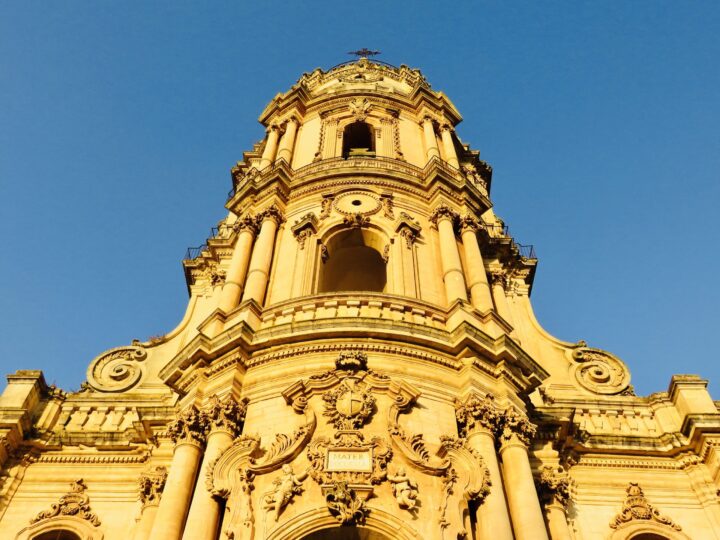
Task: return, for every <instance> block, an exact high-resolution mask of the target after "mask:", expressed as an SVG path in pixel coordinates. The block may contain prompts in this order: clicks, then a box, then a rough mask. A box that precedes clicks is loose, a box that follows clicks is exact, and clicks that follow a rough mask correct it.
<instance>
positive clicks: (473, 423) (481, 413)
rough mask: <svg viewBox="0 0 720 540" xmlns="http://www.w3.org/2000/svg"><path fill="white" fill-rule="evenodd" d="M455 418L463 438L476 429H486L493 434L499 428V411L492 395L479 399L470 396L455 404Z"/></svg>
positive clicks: (476, 396)
mask: <svg viewBox="0 0 720 540" xmlns="http://www.w3.org/2000/svg"><path fill="white" fill-rule="evenodd" d="M455 417H456V419H457V421H458V424H459V425H460V433H461V435H462V436H463V437H466V436H467V435H468V434H470V433H472V432H473V431H474V430H476V429H486V430H489V431H490V432H492V433H493V434H495V432H496V431H497V429H498V426H499V418H500V409H498V407H497V406H496V405H495V398H494V397H493V395H492V394H488V395H487V396H485V397H484V398H483V397H480V396H479V395H477V394H473V395H471V396H470V397H469V398H468V399H467V400H466V401H465V402H464V403H461V402H459V401H458V402H456V404H455Z"/></svg>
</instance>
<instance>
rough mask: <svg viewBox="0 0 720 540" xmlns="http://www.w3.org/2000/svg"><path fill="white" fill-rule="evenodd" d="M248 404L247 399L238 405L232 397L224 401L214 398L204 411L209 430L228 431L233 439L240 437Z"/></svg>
mask: <svg viewBox="0 0 720 540" xmlns="http://www.w3.org/2000/svg"><path fill="white" fill-rule="evenodd" d="M247 402H248V400H247V398H243V399H242V400H240V402H239V403H238V402H237V401H235V399H234V398H233V397H232V396H227V397H226V398H225V399H224V400H222V401H221V400H220V398H219V397H217V396H212V397H211V398H210V403H209V404H208V406H207V407H206V408H205V411H204V412H205V415H206V417H207V420H208V423H209V430H210V431H226V432H228V433H229V434H230V435H231V436H232V437H233V438H235V437H237V436H238V435H240V432H241V431H242V424H243V421H244V420H245V413H246V412H247Z"/></svg>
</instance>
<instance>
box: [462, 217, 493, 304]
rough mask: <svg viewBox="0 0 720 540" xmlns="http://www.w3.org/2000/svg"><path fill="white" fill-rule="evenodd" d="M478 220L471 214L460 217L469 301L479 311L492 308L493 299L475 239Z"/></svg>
mask: <svg viewBox="0 0 720 540" xmlns="http://www.w3.org/2000/svg"><path fill="white" fill-rule="evenodd" d="M478 227H479V225H478V222H477V220H476V219H475V218H473V217H471V216H464V217H462V218H460V231H461V237H462V243H463V250H464V251H465V264H466V266H467V268H466V270H467V272H466V274H467V275H466V277H467V281H468V288H469V289H470V301H471V302H472V305H473V306H474V307H475V308H477V309H479V310H480V311H487V310H489V309H492V307H493V301H492V294H491V293H490V284H489V283H488V279H487V273H485V264H484V263H483V258H482V255H481V253H480V246H479V245H478V240H477V230H478Z"/></svg>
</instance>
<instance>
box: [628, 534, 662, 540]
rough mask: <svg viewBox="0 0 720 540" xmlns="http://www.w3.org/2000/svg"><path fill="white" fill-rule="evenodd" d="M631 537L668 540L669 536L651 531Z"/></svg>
mask: <svg viewBox="0 0 720 540" xmlns="http://www.w3.org/2000/svg"><path fill="white" fill-rule="evenodd" d="M630 539H631V540H668V538H667V536H662V535H659V534H655V533H651V532H646V533H640V534H636V535H634V536H631V537H630Z"/></svg>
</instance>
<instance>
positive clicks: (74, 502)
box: [30, 478, 100, 527]
mask: <svg viewBox="0 0 720 540" xmlns="http://www.w3.org/2000/svg"><path fill="white" fill-rule="evenodd" d="M85 490H87V486H86V485H85V482H84V481H83V479H82V478H79V479H78V480H75V481H74V482H71V483H70V491H69V492H67V493H66V494H65V495H63V496H62V497H60V499H59V500H58V502H57V503H54V504H52V505H50V509H49V510H44V511H42V512H40V513H39V514H38V515H36V516H35V517H34V518H33V519H31V520H30V523H31V524H32V523H37V522H38V521H42V520H44V519H50V518H53V517H56V516H74V517H78V518H80V519H84V520H85V521H88V522H89V523H91V524H92V525H94V526H95V527H97V526H99V525H100V518H98V517H97V515H95V514H94V513H93V512H92V511H91V510H90V497H88V495H87V493H85Z"/></svg>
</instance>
